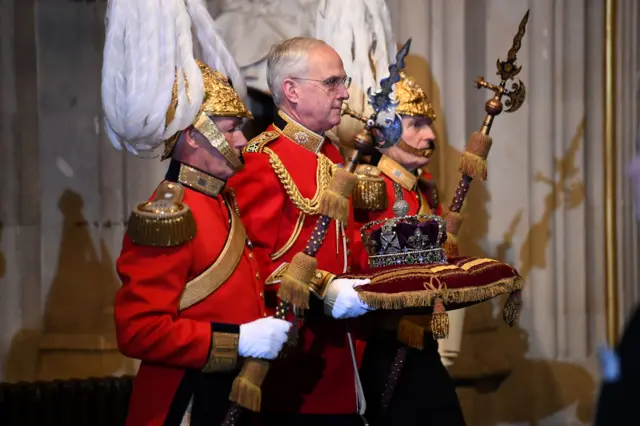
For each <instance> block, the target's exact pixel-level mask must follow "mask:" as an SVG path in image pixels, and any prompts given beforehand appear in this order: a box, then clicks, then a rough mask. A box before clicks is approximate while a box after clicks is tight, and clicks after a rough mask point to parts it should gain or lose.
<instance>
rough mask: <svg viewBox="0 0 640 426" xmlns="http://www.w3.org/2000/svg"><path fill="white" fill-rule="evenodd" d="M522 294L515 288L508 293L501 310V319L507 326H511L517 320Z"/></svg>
mask: <svg viewBox="0 0 640 426" xmlns="http://www.w3.org/2000/svg"><path fill="white" fill-rule="evenodd" d="M521 297H522V294H521V292H520V290H516V291H513V292H511V294H509V297H508V298H507V301H506V302H505V303H504V309H503V310H502V319H503V320H504V322H505V324H507V325H508V326H509V327H513V326H514V325H515V324H516V323H517V322H518V316H519V314H520V308H521V307H522V298H521Z"/></svg>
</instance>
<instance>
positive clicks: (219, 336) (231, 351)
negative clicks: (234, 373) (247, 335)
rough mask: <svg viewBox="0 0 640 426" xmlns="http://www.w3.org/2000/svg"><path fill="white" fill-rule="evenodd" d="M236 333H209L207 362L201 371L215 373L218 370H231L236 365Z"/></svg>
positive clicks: (237, 336)
mask: <svg viewBox="0 0 640 426" xmlns="http://www.w3.org/2000/svg"><path fill="white" fill-rule="evenodd" d="M239 339H240V335H239V334H237V333H220V332H216V331H214V332H213V333H211V349H210V350H209V357H208V358H207V363H206V364H205V365H204V367H203V368H202V372H203V373H217V372H219V371H231V370H233V369H234V368H235V367H236V362H237V360H238V341H239Z"/></svg>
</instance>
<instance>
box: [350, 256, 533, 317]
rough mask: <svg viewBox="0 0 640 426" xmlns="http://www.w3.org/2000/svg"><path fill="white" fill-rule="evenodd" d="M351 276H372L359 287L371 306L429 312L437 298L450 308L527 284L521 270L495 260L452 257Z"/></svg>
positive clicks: (361, 296) (494, 295)
mask: <svg viewBox="0 0 640 426" xmlns="http://www.w3.org/2000/svg"><path fill="white" fill-rule="evenodd" d="M368 272H369V273H367V272H364V273H362V274H358V275H348V276H345V278H347V277H349V278H365V277H368V278H370V279H371V284H366V285H362V286H358V287H356V290H357V291H358V293H359V296H360V298H361V299H362V300H363V301H364V302H365V303H367V304H368V305H369V306H372V307H375V308H378V309H384V310H407V309H409V310H412V309H413V308H417V310H418V311H419V312H428V311H430V310H431V308H432V307H433V305H434V303H435V301H436V299H438V298H439V299H441V300H442V302H443V303H444V305H445V306H446V309H447V310H452V309H459V308H463V307H465V306H469V305H473V304H476V303H480V302H484V301H486V300H489V299H492V298H494V297H496V296H499V295H502V294H509V293H511V292H513V291H516V290H521V289H522V288H523V287H524V282H523V280H522V278H521V277H520V275H519V274H518V271H516V270H515V269H514V268H513V267H512V266H510V265H508V264H506V263H502V262H500V261H497V260H495V259H488V258H478V257H457V258H450V259H449V260H448V262H447V263H446V264H429V265H403V266H389V267H385V268H378V269H375V270H371V271H368Z"/></svg>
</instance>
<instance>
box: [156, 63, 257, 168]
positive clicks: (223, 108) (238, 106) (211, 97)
mask: <svg viewBox="0 0 640 426" xmlns="http://www.w3.org/2000/svg"><path fill="white" fill-rule="evenodd" d="M196 63H197V64H198V67H199V68H200V71H201V72H202V80H203V82H204V100H203V101H202V106H201V107H200V112H199V113H198V115H197V118H196V120H195V121H194V122H193V125H194V126H196V128H198V127H201V126H198V123H202V121H200V119H201V117H202V116H203V114H204V115H206V116H207V117H238V118H250V119H251V118H253V115H252V114H251V112H250V111H249V110H248V109H247V107H246V106H245V104H244V103H243V102H242V100H240V96H238V93H237V92H236V91H235V90H234V89H233V87H232V86H231V83H229V80H228V79H227V77H225V76H224V75H223V74H222V73H220V72H219V71H215V70H213V69H211V68H210V67H209V66H208V65H207V64H205V63H203V62H201V61H199V60H196ZM185 84H186V82H185ZM177 105H178V77H177V75H176V81H175V82H174V84H173V91H172V93H171V104H170V105H169V109H168V110H167V119H166V122H167V123H170V122H171V121H172V120H173V118H174V116H175V112H176V107H177ZM198 130H199V131H200V132H201V133H203V135H204V136H205V137H206V138H207V139H209V141H210V142H211V143H212V145H214V147H216V148H218V149H219V150H220V147H219V146H216V144H214V142H213V141H212V140H211V138H210V135H207V134H204V131H203V129H200V128H199V129H198ZM181 133H182V131H178V132H177V133H175V134H174V135H172V136H171V137H170V138H169V139H167V140H165V142H164V153H163V154H162V160H165V159H167V158H169V157H170V156H171V152H172V151H173V148H174V147H175V145H176V143H177V142H178V138H179V137H180V134H181ZM223 150H224V151H226V149H224V148H223ZM223 150H220V151H221V153H222V155H224V156H225V158H227V155H225V152H223ZM227 160H228V161H229V162H230V163H231V162H233V161H234V160H230V159H229V158H227Z"/></svg>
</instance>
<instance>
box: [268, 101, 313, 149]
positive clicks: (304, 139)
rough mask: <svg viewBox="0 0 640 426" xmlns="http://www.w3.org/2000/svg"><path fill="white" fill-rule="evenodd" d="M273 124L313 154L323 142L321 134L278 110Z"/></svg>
mask: <svg viewBox="0 0 640 426" xmlns="http://www.w3.org/2000/svg"><path fill="white" fill-rule="evenodd" d="M278 118H280V119H281V120H279V119H278ZM273 125H274V127H275V128H276V129H277V130H278V131H279V132H280V133H281V134H283V135H284V136H286V137H287V138H289V139H291V140H292V141H294V142H295V143H297V144H298V145H300V146H302V147H304V148H306V149H308V150H309V151H311V152H313V153H314V154H317V153H318V152H319V151H320V149H321V148H322V143H323V142H324V136H323V135H319V134H317V133H316V132H312V131H311V130H309V129H307V128H306V127H304V126H303V125H301V124H298V123H296V122H295V121H294V120H293V119H292V118H291V117H289V116H288V115H287V114H286V113H284V112H282V111H278V117H276V120H275V122H274V123H273Z"/></svg>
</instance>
